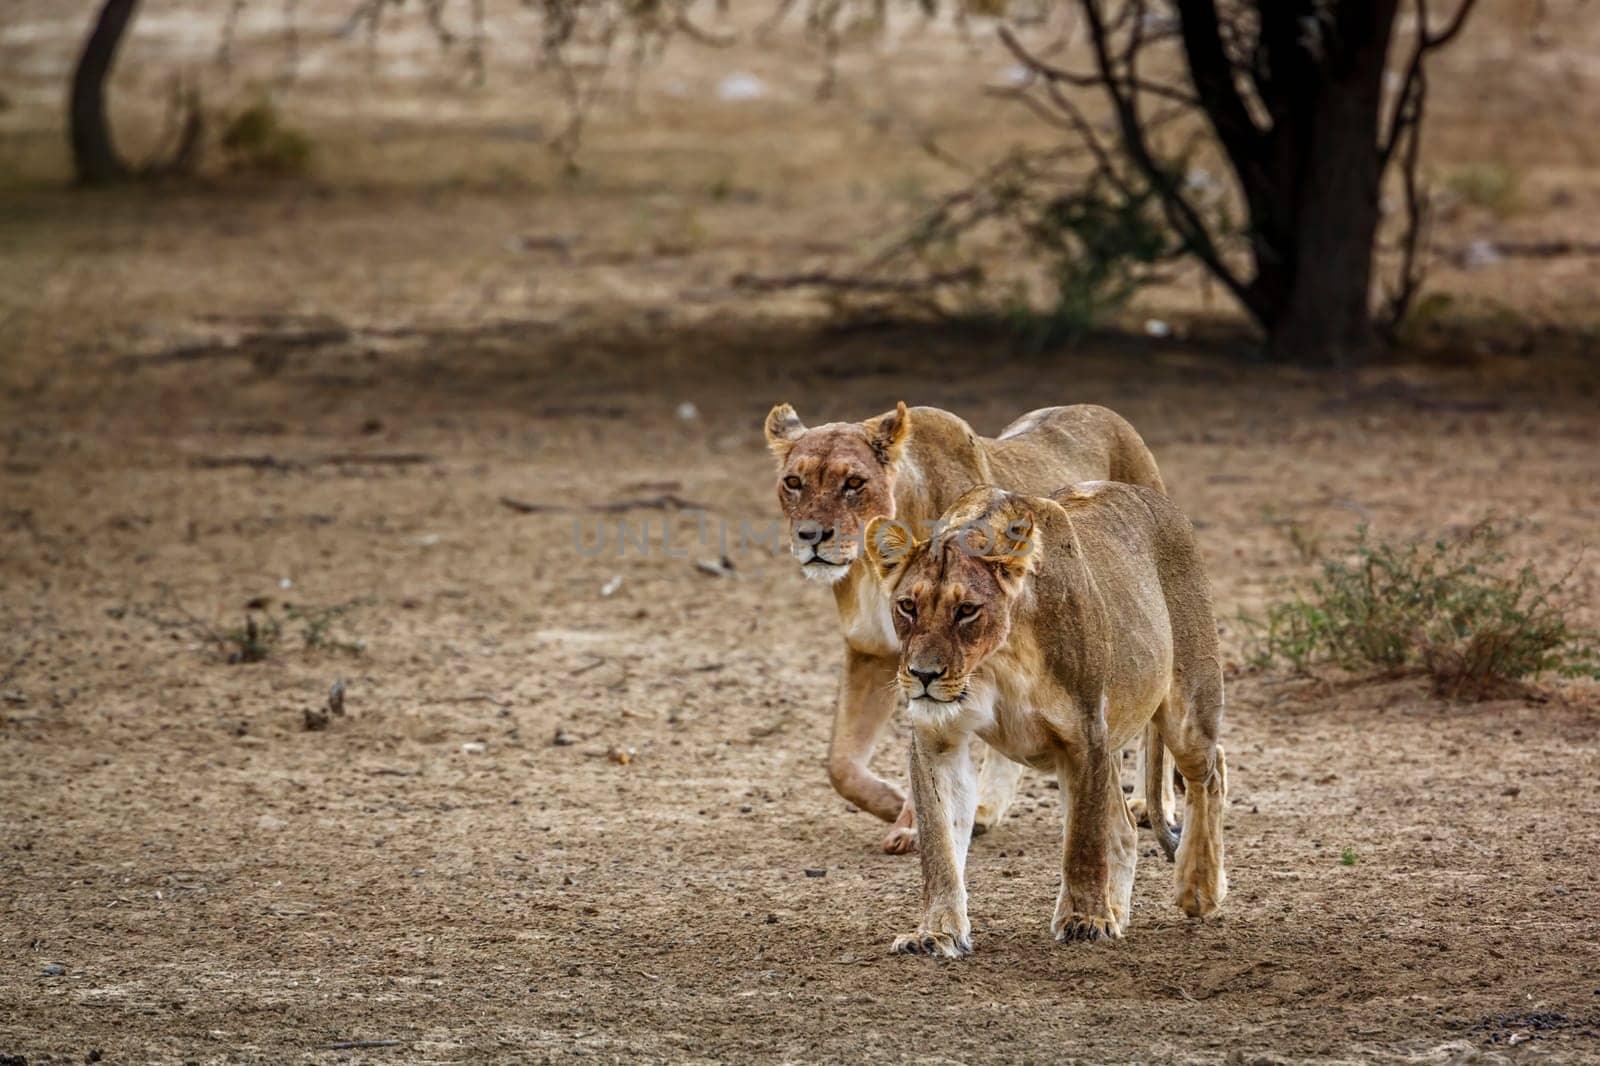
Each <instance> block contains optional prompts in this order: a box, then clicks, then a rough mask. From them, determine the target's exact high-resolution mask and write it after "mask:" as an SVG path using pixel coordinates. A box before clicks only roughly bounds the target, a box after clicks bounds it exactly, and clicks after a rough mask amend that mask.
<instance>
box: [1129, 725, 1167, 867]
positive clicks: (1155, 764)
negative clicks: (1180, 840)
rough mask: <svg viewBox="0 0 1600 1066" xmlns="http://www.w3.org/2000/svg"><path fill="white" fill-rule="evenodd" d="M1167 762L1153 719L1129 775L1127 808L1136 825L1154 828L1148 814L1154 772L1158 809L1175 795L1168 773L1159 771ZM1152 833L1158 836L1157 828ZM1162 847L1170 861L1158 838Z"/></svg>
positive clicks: (1165, 806) (1163, 843) (1164, 844)
mask: <svg viewBox="0 0 1600 1066" xmlns="http://www.w3.org/2000/svg"><path fill="white" fill-rule="evenodd" d="M1166 765H1168V764H1167V757H1166V749H1165V748H1163V747H1162V746H1161V733H1160V730H1159V729H1158V728H1157V727H1156V724H1155V723H1154V722H1151V723H1150V725H1149V726H1148V727H1147V728H1146V729H1145V734H1144V739H1143V740H1142V741H1141V742H1140V744H1139V758H1138V763H1137V765H1136V767H1135V770H1134V775H1133V798H1132V799H1130V800H1129V801H1128V809H1129V810H1130V811H1132V812H1133V820H1134V822H1135V824H1137V825H1143V826H1149V827H1150V828H1152V829H1155V822H1154V820H1153V819H1152V818H1151V817H1150V799H1149V797H1150V795H1151V792H1152V789H1151V785H1150V782H1151V780H1152V779H1153V778H1154V777H1155V775H1158V774H1159V775H1160V777H1159V782H1160V784H1159V786H1158V787H1159V789H1160V796H1161V809H1162V810H1163V811H1171V810H1172V809H1173V806H1174V805H1175V803H1176V802H1177V801H1176V798H1175V796H1174V795H1173V790H1172V775H1171V774H1168V773H1163V768H1164V767H1165V766H1166ZM1156 836H1157V838H1158V839H1159V838H1160V837H1161V831H1160V830H1159V829H1157V830H1156ZM1172 844H1173V847H1176V846H1177V836H1176V835H1174V836H1173V838H1172ZM1161 845H1162V848H1163V850H1168V854H1167V859H1168V861H1169V862H1170V861H1171V859H1172V855H1171V853H1170V850H1169V849H1167V847H1166V842H1165V841H1164V840H1163V841H1161Z"/></svg>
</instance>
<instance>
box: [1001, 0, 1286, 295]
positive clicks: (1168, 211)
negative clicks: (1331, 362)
mask: <svg viewBox="0 0 1600 1066" xmlns="http://www.w3.org/2000/svg"><path fill="white" fill-rule="evenodd" d="M1083 12H1084V16H1085V20H1086V22H1087V24H1088V27H1089V40H1090V44H1091V46H1092V48H1093V50H1094V54H1095V62H1096V64H1097V66H1098V68H1099V72H1100V74H1099V77H1098V79H1097V81H1096V83H1097V84H1098V85H1100V87H1101V88H1102V89H1103V90H1104V92H1105V93H1106V95H1107V97H1108V98H1109V100H1110V102H1111V106H1112V109H1113V111H1114V112H1115V114H1116V117H1117V126H1118V130H1119V133H1120V136H1121V140H1122V145H1123V149H1124V151H1125V153H1126V154H1127V156H1128V158H1129V159H1130V160H1131V161H1132V162H1133V164H1134V166H1135V167H1136V168H1137V170H1138V171H1139V173H1140V174H1141V175H1143V177H1144V179H1145V180H1146V181H1148V182H1150V185H1151V187H1152V188H1153V189H1155V190H1156V193H1157V198H1158V199H1159V201H1160V203H1161V207H1162V211H1163V213H1164V214H1165V215H1166V217H1167V222H1168V224H1169V225H1171V226H1172V228H1173V231H1174V232H1175V233H1177V234H1178V236H1179V238H1180V239H1181V240H1182V241H1183V243H1184V246H1185V247H1186V248H1188V250H1189V251H1190V252H1191V253H1192V254H1193V255H1194V256H1195V258H1197V259H1198V260H1200V262H1201V263H1202V264H1204V265H1205V267H1206V269H1207V270H1209V271H1210V272H1211V273H1212V274H1213V275H1214V276H1215V277H1216V278H1217V280H1219V281H1221V282H1222V284H1223V285H1224V286H1225V287H1226V288H1227V289H1228V291H1229V292H1231V293H1232V294H1233V295H1234V297H1235V298H1236V299H1237V300H1239V302H1240V303H1241V304H1243V305H1244V306H1245V307H1247V308H1249V309H1250V310H1251V312H1252V313H1253V314H1254V313H1256V300H1255V297H1254V293H1253V292H1252V290H1251V287H1250V286H1249V285H1248V284H1246V283H1245V282H1244V281H1243V280H1242V279H1240V278H1239V276H1238V275H1237V274H1235V273H1234V272H1233V270H1232V269H1231V268H1229V266H1228V265H1227V263H1226V262H1224V260H1223V258H1222V253H1221V251H1220V250H1219V249H1218V248H1217V246H1216V243H1215V242H1214V240H1213V239H1212V235H1211V230H1210V227H1208V226H1207V225H1206V223H1205V220H1204V219H1202V218H1201V217H1200V213H1199V211H1198V210H1196V209H1195V207H1194V205H1193V204H1191V203H1190V202H1189V199H1188V198H1187V197H1186V196H1184V194H1183V191H1182V189H1181V187H1180V186H1179V184H1178V183H1177V182H1176V181H1174V180H1173V177H1172V175H1170V174H1168V173H1167V172H1166V170H1165V169H1164V168H1162V166H1161V165H1160V163H1159V162H1158V161H1157V160H1156V158H1155V153H1154V152H1153V151H1152V149H1151V148H1150V145H1149V142H1148V140H1147V139H1146V136H1145V128H1144V126H1143V125H1142V124H1141V122H1140V119H1139V110H1138V105H1137V103H1136V97H1137V90H1136V89H1134V88H1132V87H1130V86H1128V84H1127V83H1126V81H1125V80H1124V79H1123V78H1121V77H1120V76H1119V73H1118V70H1117V64H1116V62H1115V60H1114V59H1113V58H1112V54H1111V48H1110V43H1109V33H1110V29H1109V27H1108V25H1107V23H1106V21H1105V19H1104V18H1103V17H1102V16H1101V12H1100V8H1099V4H1098V3H1097V2H1096V0H1083ZM1000 39H1001V41H1002V42H1004V44H1005V46H1006V47H1007V48H1008V49H1009V50H1010V51H1011V54H1012V55H1014V56H1016V57H1017V60H1018V61H1019V62H1021V63H1022V64H1023V65H1024V66H1026V67H1028V68H1029V69H1031V70H1033V71H1034V72H1035V73H1037V74H1039V75H1040V76H1042V77H1044V78H1045V79H1046V80H1047V81H1048V82H1051V83H1054V82H1055V81H1056V80H1058V79H1055V78H1053V77H1052V75H1051V69H1050V68H1048V67H1046V66H1042V65H1041V64H1040V62H1039V61H1038V59H1037V57H1035V56H1034V55H1033V54H1032V53H1030V52H1029V51H1028V50H1027V49H1026V48H1024V47H1023V46H1022V44H1021V42H1020V41H1018V40H1017V39H1016V37H1015V36H1014V35H1013V34H1012V33H1011V32H1010V31H1009V30H1007V29H1004V28H1002V29H1001V31H1000ZM1064 99H1065V98H1064V96H1061V95H1060V94H1059V93H1057V94H1052V101H1053V102H1055V103H1056V104H1057V106H1058V107H1059V106H1061V103H1062V102H1063V100H1064ZM1066 110H1067V111H1068V113H1069V114H1072V113H1075V112H1076V109H1075V108H1070V107H1069V108H1067V109H1066ZM1075 121H1083V124H1084V125H1085V126H1087V122H1086V121H1085V120H1082V116H1081V115H1077V119H1076V120H1075ZM1098 156H1099V158H1100V159H1101V160H1102V163H1101V165H1102V168H1104V169H1108V170H1110V171H1112V172H1113V174H1114V172H1115V168H1114V167H1111V166H1109V158H1108V157H1107V155H1106V153H1104V152H1103V151H1101V152H1099V153H1098Z"/></svg>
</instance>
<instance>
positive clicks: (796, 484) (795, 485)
mask: <svg viewBox="0 0 1600 1066" xmlns="http://www.w3.org/2000/svg"><path fill="white" fill-rule="evenodd" d="M783 483H784V485H786V486H787V487H789V488H791V489H795V490H796V491H798V490H799V488H800V479H799V478H797V477H795V476H794V475H793V474H790V475H789V476H788V477H786V478H784V479H783Z"/></svg>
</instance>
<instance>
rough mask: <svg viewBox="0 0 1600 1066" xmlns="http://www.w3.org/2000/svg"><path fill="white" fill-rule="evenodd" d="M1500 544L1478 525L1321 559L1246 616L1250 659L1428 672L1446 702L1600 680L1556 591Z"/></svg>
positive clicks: (1366, 541)
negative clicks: (1287, 594) (1296, 585)
mask: <svg viewBox="0 0 1600 1066" xmlns="http://www.w3.org/2000/svg"><path fill="white" fill-rule="evenodd" d="M1500 543H1501V537H1500V535H1499V534H1498V533H1497V531H1496V530H1495V529H1494V528H1493V527H1492V526H1491V525H1489V524H1488V523H1481V524H1479V525H1478V526H1475V527H1474V528H1473V529H1471V530H1469V531H1468V532H1467V533H1466V534H1465V535H1464V536H1462V537H1460V538H1458V539H1456V540H1442V539H1441V540H1437V541H1434V542H1433V543H1432V544H1421V543H1417V542H1406V543H1390V542H1386V541H1377V540H1373V539H1372V538H1371V537H1370V536H1369V535H1368V531H1367V528H1366V527H1365V526H1362V527H1361V528H1360V529H1359V530H1358V532H1357V536H1356V542H1355V545H1354V548H1353V554H1352V555H1351V556H1350V557H1346V558H1324V559H1323V560H1322V572H1321V574H1320V575H1319V576H1318V577H1316V578H1313V579H1312V580H1311V581H1310V582H1309V583H1308V585H1307V586H1306V588H1305V589H1304V590H1302V591H1300V592H1299V593H1297V594H1296V595H1295V597H1294V598H1293V599H1291V600H1288V601H1285V602H1282V603H1276V604H1273V605H1271V606H1270V607H1269V608H1268V609H1267V612H1266V614H1265V615H1264V616H1263V617H1260V618H1253V617H1248V616H1247V617H1245V618H1244V619H1243V620H1244V622H1245V625H1246V628H1247V629H1248V631H1249V632H1250V634H1251V641H1252V645H1253V646H1252V648H1251V660H1252V661H1253V662H1254V663H1256V664H1257V665H1260V666H1268V665H1271V664H1273V663H1276V662H1287V663H1289V664H1290V665H1291V666H1293V667H1294V668H1295V669H1297V670H1305V669H1306V668H1307V667H1309V666H1311V665H1312V664H1314V663H1320V662H1328V663H1333V664H1335V665H1337V666H1340V667H1343V668H1345V669H1348V670H1354V671H1362V670H1377V671H1380V672H1385V673H1403V672H1406V671H1409V670H1421V671H1424V672H1426V673H1427V674H1428V676H1429V677H1431V678H1432V679H1433V684H1434V691H1435V692H1436V693H1438V694H1439V695H1441V696H1445V697H1448V698H1451V699H1486V698H1490V697H1493V696H1495V695H1499V694H1503V693H1505V692H1507V691H1509V690H1513V689H1514V688H1515V687H1516V684H1517V683H1518V682H1520V681H1522V680H1524V679H1527V678H1532V677H1537V676H1539V675H1540V674H1545V673H1558V674H1564V675H1567V676H1576V675H1580V674H1587V675H1591V676H1596V677H1600V662H1597V659H1596V654H1595V649H1594V647H1593V646H1592V645H1591V644H1589V643H1588V642H1587V638H1586V635H1584V634H1580V633H1579V632H1578V631H1576V630H1574V629H1573V628H1572V626H1571V625H1570V624H1569V623H1568V622H1567V619H1566V614H1565V612H1564V611H1563V609H1562V608H1561V606H1560V605H1559V604H1558V603H1557V602H1556V601H1555V599H1554V596H1555V594H1556V593H1557V592H1559V585H1547V584H1545V583H1543V582H1541V581H1540V579H1539V577H1538V574H1537V573H1536V572H1535V570H1534V568H1533V567H1532V566H1531V565H1526V566H1523V567H1521V568H1520V569H1516V570H1509V569H1508V568H1507V566H1506V556H1505V554H1504V552H1502V551H1501V550H1500Z"/></svg>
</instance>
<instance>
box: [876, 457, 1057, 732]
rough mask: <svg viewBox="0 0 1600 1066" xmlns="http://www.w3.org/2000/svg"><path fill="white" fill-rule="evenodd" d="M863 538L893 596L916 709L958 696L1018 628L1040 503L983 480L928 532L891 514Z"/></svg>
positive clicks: (903, 671)
mask: <svg viewBox="0 0 1600 1066" xmlns="http://www.w3.org/2000/svg"><path fill="white" fill-rule="evenodd" d="M863 540H864V543H865V545H866V552H867V558H868V560H869V561H870V563H871V565H872V567H873V569H874V570H875V571H876V572H877V574H878V577H879V578H880V579H881V580H882V581H883V583H884V588H885V590H886V591H887V592H888V593H889V597H890V600H891V603H892V610H893V613H894V628H895V632H896V633H897V634H898V635H899V637H900V672H899V680H900V689H901V691H902V692H904V693H905V694H906V698H907V699H909V700H910V701H911V703H912V709H913V710H916V709H917V702H918V701H920V700H927V701H931V702H932V703H934V704H948V703H954V702H958V701H959V700H961V698H962V697H963V696H965V695H966V694H967V689H968V685H969V684H970V682H971V679H972V672H973V671H974V670H976V669H977V668H978V667H979V666H980V665H981V664H982V663H983V661H984V660H985V659H987V658H988V657H989V656H990V655H991V654H993V653H994V651H995V649H996V648H998V647H1000V646H1001V645H1002V644H1004V643H1005V640H1006V637H1007V635H1008V634H1009V633H1010V631H1011V608H1012V605H1013V604H1014V603H1015V602H1016V600H1017V598H1018V597H1019V596H1020V595H1021V593H1022V589H1023V585H1024V579H1025V578H1026V577H1027V575H1028V573H1029V572H1030V571H1031V570H1032V569H1033V566H1034V564H1035V561H1036V559H1037V556H1038V552H1039V533H1038V530H1037V529H1036V528H1035V525H1034V518H1033V513H1032V511H1031V510H1030V509H1029V508H1028V506H1027V505H1026V503H1025V502H1024V501H1022V500H1019V499H1018V498H1016V497H1014V496H1011V495H1010V494H1008V493H1005V492H1002V491H1000V490H999V489H995V488H990V487H987V486H980V487H979V488H976V489H973V490H971V491H970V492H968V493H967V494H966V495H964V496H962V497H961V499H960V500H958V501H957V502H956V505H955V506H954V507H953V508H952V509H951V510H950V511H949V512H947V513H946V515H945V517H944V519H943V520H942V522H941V527H940V528H939V530H938V531H937V532H936V533H935V534H934V535H933V537H932V538H931V539H929V540H917V539H916V538H915V536H914V535H913V534H912V532H911V531H910V530H909V529H907V528H906V526H905V525H903V524H902V523H899V522H895V521H893V520H890V519H874V520H873V521H872V522H871V523H870V524H869V525H868V526H867V530H866V534H865V536H864V538H863Z"/></svg>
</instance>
